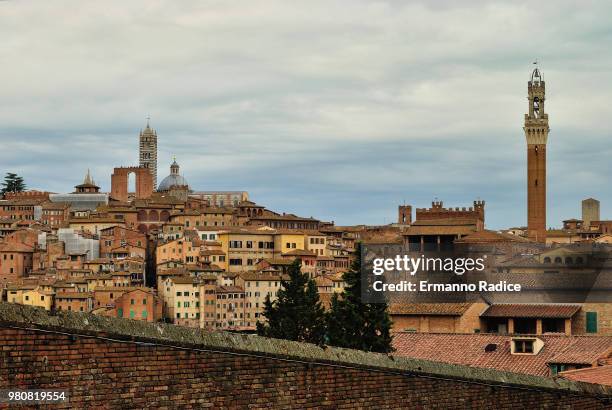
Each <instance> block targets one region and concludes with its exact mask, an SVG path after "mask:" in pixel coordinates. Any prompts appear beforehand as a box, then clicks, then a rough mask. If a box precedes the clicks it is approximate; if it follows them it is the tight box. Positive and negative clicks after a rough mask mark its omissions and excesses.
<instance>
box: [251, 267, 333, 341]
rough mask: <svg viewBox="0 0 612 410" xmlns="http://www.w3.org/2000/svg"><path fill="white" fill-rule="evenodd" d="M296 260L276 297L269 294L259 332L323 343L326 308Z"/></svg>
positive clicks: (279, 337)
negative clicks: (272, 299)
mask: <svg viewBox="0 0 612 410" xmlns="http://www.w3.org/2000/svg"><path fill="white" fill-rule="evenodd" d="M300 265H301V261H300V260H299V259H296V260H295V261H294V262H293V263H292V264H291V265H290V266H289V269H288V275H289V280H287V281H285V280H282V281H281V287H280V289H279V291H278V297H277V299H276V300H275V301H274V302H272V301H271V300H270V296H269V295H268V296H267V297H266V300H265V303H264V311H263V316H264V317H265V318H266V319H267V322H266V323H262V322H258V323H257V333H258V334H259V335H261V336H266V337H274V338H277V339H287V340H295V341H299V342H308V343H315V344H322V343H323V340H324V336H325V311H324V310H323V307H322V306H321V301H320V300H319V293H318V292H317V286H316V284H315V282H314V281H313V280H312V279H309V278H308V276H307V275H306V274H303V273H302V272H301V269H300Z"/></svg>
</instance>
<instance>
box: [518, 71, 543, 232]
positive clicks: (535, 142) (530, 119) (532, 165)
mask: <svg viewBox="0 0 612 410" xmlns="http://www.w3.org/2000/svg"><path fill="white" fill-rule="evenodd" d="M527 91H528V96H527V99H528V100H529V113H528V114H525V126H524V127H523V130H524V131H525V137H526V139H527V235H528V236H529V238H530V239H532V240H534V241H537V242H545V241H546V143H547V142H548V131H549V128H548V114H546V112H545V111H544V100H545V86H544V79H543V78H542V74H541V73H540V70H539V69H538V68H537V67H536V68H535V69H534V70H533V72H532V73H531V79H530V80H529V82H528V83H527Z"/></svg>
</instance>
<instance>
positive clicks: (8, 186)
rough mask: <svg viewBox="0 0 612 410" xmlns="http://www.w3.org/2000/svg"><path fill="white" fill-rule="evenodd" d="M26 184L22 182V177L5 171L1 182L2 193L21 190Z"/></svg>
mask: <svg viewBox="0 0 612 410" xmlns="http://www.w3.org/2000/svg"><path fill="white" fill-rule="evenodd" d="M25 188H26V186H25V184H24V183H23V178H22V177H20V176H18V175H17V174H14V173H12V172H7V173H6V176H5V177H4V182H3V183H2V190H1V191H0V192H1V193H2V195H4V194H6V193H7V192H23V191H24V190H25Z"/></svg>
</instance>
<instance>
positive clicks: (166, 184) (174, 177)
mask: <svg viewBox="0 0 612 410" xmlns="http://www.w3.org/2000/svg"><path fill="white" fill-rule="evenodd" d="M178 186H187V187H188V186H189V183H187V180H186V179H185V178H183V176H182V175H180V174H179V164H177V162H176V159H175V160H174V162H173V163H172V165H170V175H168V176H167V177H166V178H164V179H163V180H162V182H160V184H159V187H158V188H157V190H158V191H169V190H170V189H171V188H173V187H178Z"/></svg>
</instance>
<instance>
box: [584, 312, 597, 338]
mask: <svg viewBox="0 0 612 410" xmlns="http://www.w3.org/2000/svg"><path fill="white" fill-rule="evenodd" d="M586 331H587V333H597V312H586Z"/></svg>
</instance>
